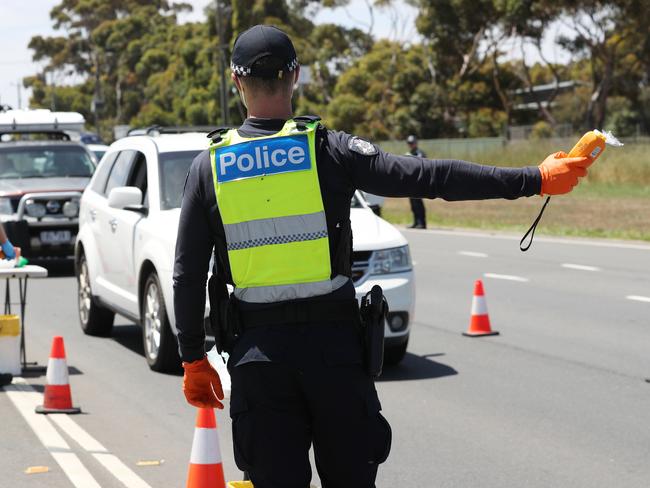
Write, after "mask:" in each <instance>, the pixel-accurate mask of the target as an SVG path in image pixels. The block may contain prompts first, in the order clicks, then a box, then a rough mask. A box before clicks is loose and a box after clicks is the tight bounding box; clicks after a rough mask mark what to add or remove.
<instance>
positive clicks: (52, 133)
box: [0, 128, 71, 141]
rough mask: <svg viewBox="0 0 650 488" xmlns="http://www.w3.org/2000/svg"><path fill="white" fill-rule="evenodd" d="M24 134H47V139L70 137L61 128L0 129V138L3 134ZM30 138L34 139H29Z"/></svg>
mask: <svg viewBox="0 0 650 488" xmlns="http://www.w3.org/2000/svg"><path fill="white" fill-rule="evenodd" d="M26 134H38V135H44V136H47V139H49V140H54V141H69V140H71V139H70V134H67V133H65V132H63V131H62V130H45V129H43V130H24V129H18V128H17V129H15V130H7V129H0V138H2V136H5V135H26ZM19 140H24V139H23V138H19ZM30 140H35V139H30ZM36 140H37V139H36Z"/></svg>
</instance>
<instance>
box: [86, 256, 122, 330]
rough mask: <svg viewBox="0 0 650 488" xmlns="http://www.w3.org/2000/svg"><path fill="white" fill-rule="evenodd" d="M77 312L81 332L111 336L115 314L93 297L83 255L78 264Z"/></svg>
mask: <svg viewBox="0 0 650 488" xmlns="http://www.w3.org/2000/svg"><path fill="white" fill-rule="evenodd" d="M77 304H78V307H77V310H78V312H79V323H80V324H81V330H83V331H84V333H85V334H87V335H91V336H103V337H106V336H110V335H111V332H112V330H113V321H114V320H115V312H113V311H112V310H109V309H107V308H105V307H102V306H101V305H100V304H99V303H98V302H97V299H96V298H94V297H93V294H92V289H91V287H90V274H89V273H88V263H87V261H86V256H85V255H84V254H83V252H82V253H81V255H80V256H79V261H78V262H77Z"/></svg>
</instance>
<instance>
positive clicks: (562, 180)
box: [539, 152, 592, 195]
mask: <svg viewBox="0 0 650 488" xmlns="http://www.w3.org/2000/svg"><path fill="white" fill-rule="evenodd" d="M591 163H592V161H591V160H590V159H589V158H587V157H580V158H570V157H569V155H568V154H567V153H565V152H557V153H554V154H551V155H549V156H548V157H547V158H546V159H545V160H544V161H543V162H542V164H540V165H539V171H540V173H541V174H542V191H541V192H540V194H541V195H562V194H563V193H569V192H570V191H571V190H572V189H573V187H574V186H576V185H577V184H578V178H582V177H583V176H585V175H586V174H587V167H589V165H590V164H591Z"/></svg>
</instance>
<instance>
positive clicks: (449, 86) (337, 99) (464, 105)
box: [24, 0, 650, 140]
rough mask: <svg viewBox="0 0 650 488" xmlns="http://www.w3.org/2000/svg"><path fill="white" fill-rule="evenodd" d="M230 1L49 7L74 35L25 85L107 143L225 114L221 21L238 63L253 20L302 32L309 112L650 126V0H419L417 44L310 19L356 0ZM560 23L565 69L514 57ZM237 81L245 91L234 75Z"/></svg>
mask: <svg viewBox="0 0 650 488" xmlns="http://www.w3.org/2000/svg"><path fill="white" fill-rule="evenodd" d="M218 1H219V2H220V4H219V7H220V11H221V14H220V15H219V17H218V18H217V14H216V12H217V10H216V8H215V5H214V4H212V3H211V4H210V5H209V6H208V7H207V8H206V11H205V13H206V19H205V21H204V22H197V23H189V24H179V23H178V21H177V17H176V15H177V13H178V12H180V11H183V10H187V9H188V8H189V6H188V5H186V4H172V3H171V1H168V0H60V2H59V4H58V5H56V6H55V7H54V8H53V9H52V10H51V12H50V15H51V18H52V22H53V25H54V27H55V28H57V29H59V32H60V34H59V35H56V36H53V37H42V36H35V37H33V38H32V39H31V41H30V44H29V47H30V48H31V49H32V50H33V53H34V56H33V57H34V60H36V61H40V62H43V63H45V67H44V70H43V72H41V73H37V74H35V75H34V76H31V77H28V78H26V79H25V80H24V83H25V85H26V86H30V87H31V88H32V89H33V92H32V93H33V95H32V100H31V104H32V106H34V107H47V108H50V107H54V108H56V109H58V110H76V111H79V112H81V113H83V114H84V116H85V117H86V119H87V120H88V121H89V122H90V124H93V123H94V124H96V125H98V126H99V129H100V131H101V132H102V135H103V136H104V137H106V138H107V139H110V133H111V128H112V126H114V125H116V124H125V123H127V124H131V125H150V124H173V125H180V124H201V125H211V124H214V125H216V124H217V123H218V122H219V119H220V115H221V113H222V107H221V106H220V97H219V88H220V85H221V82H222V80H221V78H220V74H219V69H218V66H219V52H220V49H219V40H218V39H217V37H218V36H217V27H216V25H217V20H218V21H219V25H220V26H221V29H222V33H223V38H224V43H223V44H222V48H223V50H224V51H225V52H224V57H225V59H226V60H227V58H229V56H230V49H231V46H232V43H233V42H234V39H235V38H236V36H237V35H238V34H239V33H241V32H242V31H243V30H245V29H247V28H248V27H250V26H251V25H253V24H256V23H270V24H274V25H277V26H278V27H280V28H282V29H284V30H285V31H287V32H288V33H289V35H290V36H291V37H292V39H293V40H294V43H295V45H296V49H297V51H298V54H299V59H300V61H301V64H302V65H303V66H304V67H308V68H310V79H311V82H310V83H309V84H308V85H302V86H300V88H299V90H298V91H297V93H296V97H295V100H294V108H295V110H296V112H298V113H316V114H319V115H321V116H322V117H323V118H324V120H325V122H326V123H327V124H328V125H329V126H331V127H333V128H336V129H341V130H346V131H349V132H353V133H356V134H359V135H361V136H365V137H369V138H373V139H377V140H381V139H390V138H403V137H405V136H406V135H407V134H410V133H414V134H417V135H418V136H420V137H423V138H427V137H428V138H433V137H458V136H470V137H483V136H495V135H500V134H502V133H503V126H504V125H506V124H513V123H514V124H535V123H538V122H539V121H540V120H544V123H543V124H541V123H540V124H538V125H537V126H536V128H535V130H534V131H533V134H534V135H535V137H546V136H548V135H552V134H554V133H555V127H556V124H570V125H571V126H572V127H573V128H574V130H576V131H582V130H584V129H587V128H594V127H607V128H611V129H612V130H614V131H615V132H616V133H618V134H621V135H628V134H630V135H632V134H635V133H636V131H637V127H640V128H641V129H642V130H643V131H644V132H648V131H649V130H650V88H649V86H650V85H649V82H648V80H649V79H650V17H649V16H644V15H638V12H644V11H646V10H647V9H648V7H650V5H648V2H647V0H614V1H612V2H601V1H595V0H578V1H571V2H547V1H545V2H532V1H530V0H410V1H409V3H410V4H412V5H414V6H416V7H417V8H418V9H419V15H418V17H417V19H416V26H417V28H418V30H419V33H420V35H421V36H422V37H421V38H422V43H407V44H403V43H395V42H389V41H386V40H375V39H373V38H372V37H371V36H370V35H368V34H367V33H366V32H363V31H362V30H359V29H348V28H344V27H342V26H339V25H333V24H321V25H314V23H313V22H312V21H311V20H310V19H311V18H312V17H313V13H314V12H315V11H316V10H317V9H318V8H328V7H332V6H340V5H346V4H347V3H348V2H349V0H326V1H324V2H317V1H315V0H231V1H230V2H226V1H225V0H218ZM387 4H390V2H389V1H387V0H371V5H374V6H377V7H381V6H385V5H387ZM557 19H561V20H562V22H563V23H564V24H569V25H571V24H573V25H574V27H575V29H573V32H572V33H571V35H570V36H568V38H567V39H561V41H560V43H561V44H562V46H564V47H565V48H566V49H568V50H569V51H570V52H571V53H572V55H573V60H572V61H571V62H570V63H568V64H567V65H566V66H558V65H553V64H550V63H547V62H544V61H542V62H538V63H536V64H532V63H531V64H530V65H528V64H527V60H525V59H524V60H520V59H513V58H512V57H511V54H510V55H509V56H510V57H507V56H504V54H506V53H505V52H504V50H505V49H506V46H508V50H509V51H510V52H512V46H513V45H514V46H517V45H519V44H520V43H522V42H525V43H527V44H528V47H529V49H534V46H535V45H540V43H541V39H542V38H543V36H544V34H545V33H546V31H547V28H548V26H549V25H550V24H551V23H552V22H553V21H556V20H557ZM70 75H74V76H73V77H72V78H71V77H70ZM225 76H226V80H225V82H226V84H227V85H228V86H229V87H230V89H233V87H232V84H231V82H230V79H229V77H230V73H229V70H226V75H225ZM52 79H57V80H61V79H75V80H81V81H80V82H78V83H77V84H75V85H70V86H56V87H53V86H51V84H47V83H46V80H48V82H49V83H51V80H52ZM563 80H574V81H578V82H580V85H579V86H578V87H577V88H575V89H574V90H573V91H572V92H570V93H565V94H561V95H559V96H557V98H555V100H553V101H552V102H553V103H552V104H551V105H550V108H549V109H539V110H533V111H530V110H529V111H521V110H517V109H516V108H515V107H516V105H517V103H518V102H517V100H516V96H515V95H514V93H515V90H517V89H520V88H530V87H531V86H534V85H539V84H548V83H553V82H554V81H563ZM93 102H95V105H96V106H97V107H98V108H97V111H96V112H93V111H92V110H91V105H93ZM226 110H227V111H228V114H229V118H230V120H231V123H233V124H236V123H238V122H239V121H241V118H242V117H243V116H245V112H244V109H243V106H242V105H241V104H240V102H239V99H238V96H237V94H236V92H234V91H233V92H231V93H230V98H229V100H228V106H227V107H226Z"/></svg>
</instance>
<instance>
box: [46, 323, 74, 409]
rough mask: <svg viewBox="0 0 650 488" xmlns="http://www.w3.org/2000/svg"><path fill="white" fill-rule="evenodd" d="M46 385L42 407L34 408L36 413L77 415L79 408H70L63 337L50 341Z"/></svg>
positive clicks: (70, 396) (70, 400) (70, 398)
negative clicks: (50, 348) (50, 347)
mask: <svg viewBox="0 0 650 488" xmlns="http://www.w3.org/2000/svg"><path fill="white" fill-rule="evenodd" d="M46 380H47V383H46V384H45V396H44V399H43V405H39V406H38V407H36V413H79V412H81V409H80V408H79V407H73V406H72V394H71V393H70V382H69V381H68V365H67V364H66V362H65V347H64V346H63V337H61V336H56V337H55V338H54V339H52V350H51V352H50V359H49V361H48V362H47V373H46Z"/></svg>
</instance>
